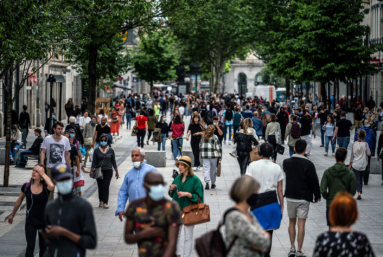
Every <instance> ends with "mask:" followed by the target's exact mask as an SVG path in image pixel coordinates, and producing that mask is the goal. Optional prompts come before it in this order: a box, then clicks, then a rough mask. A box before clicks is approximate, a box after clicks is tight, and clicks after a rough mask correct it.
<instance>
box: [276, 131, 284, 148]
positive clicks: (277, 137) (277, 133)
mask: <svg viewBox="0 0 383 257" xmlns="http://www.w3.org/2000/svg"><path fill="white" fill-rule="evenodd" d="M275 141H276V142H277V144H278V145H280V144H282V140H281V132H280V131H279V130H277V131H275Z"/></svg>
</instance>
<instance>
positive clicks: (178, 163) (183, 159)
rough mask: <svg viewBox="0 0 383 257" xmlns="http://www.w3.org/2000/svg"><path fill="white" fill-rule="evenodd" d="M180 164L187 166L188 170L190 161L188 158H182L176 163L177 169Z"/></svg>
mask: <svg viewBox="0 0 383 257" xmlns="http://www.w3.org/2000/svg"><path fill="white" fill-rule="evenodd" d="M180 163H182V164H185V165H186V166H188V168H190V167H191V163H192V160H191V159H190V157H188V156H182V157H181V159H179V160H178V162H177V163H176V166H177V167H178V166H179V165H180Z"/></svg>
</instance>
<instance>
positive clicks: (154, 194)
mask: <svg viewBox="0 0 383 257" xmlns="http://www.w3.org/2000/svg"><path fill="white" fill-rule="evenodd" d="M146 186H147V187H149V188H150V191H149V196H150V198H152V200H153V201H156V202H158V201H161V200H162V199H164V197H165V196H164V195H165V187H164V186H163V185H161V184H160V185H158V186H149V185H148V184H146Z"/></svg>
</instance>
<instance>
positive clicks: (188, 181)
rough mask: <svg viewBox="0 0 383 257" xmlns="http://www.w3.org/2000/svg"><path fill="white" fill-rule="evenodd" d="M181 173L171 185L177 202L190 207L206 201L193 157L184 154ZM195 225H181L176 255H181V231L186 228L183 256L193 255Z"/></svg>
mask: <svg viewBox="0 0 383 257" xmlns="http://www.w3.org/2000/svg"><path fill="white" fill-rule="evenodd" d="M176 165H177V167H178V169H179V173H180V174H179V175H178V176H177V177H176V178H175V179H174V180H173V182H172V184H171V185H170V187H169V192H168V193H169V196H170V197H171V198H172V199H173V201H175V202H177V203H178V205H179V206H180V209H181V210H183V209H184V208H185V207H189V206H190V205H191V204H193V203H204V194H203V186H202V183H201V180H200V179H199V178H198V177H197V176H196V175H194V172H193V169H192V168H191V159H190V158H189V157H187V156H182V157H181V158H180V160H179V161H178V162H177V164H176ZM194 227H195V225H191V226H184V225H181V226H180V229H179V232H178V239H177V248H176V255H177V257H180V256H181V232H182V229H184V251H183V255H182V256H183V257H191V256H192V251H193V242H194V239H193V231H194Z"/></svg>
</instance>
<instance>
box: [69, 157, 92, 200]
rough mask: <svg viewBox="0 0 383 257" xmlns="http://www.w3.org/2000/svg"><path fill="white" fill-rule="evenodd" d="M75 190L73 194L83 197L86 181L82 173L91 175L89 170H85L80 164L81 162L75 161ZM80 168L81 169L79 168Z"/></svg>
mask: <svg viewBox="0 0 383 257" xmlns="http://www.w3.org/2000/svg"><path fill="white" fill-rule="evenodd" d="M72 167H73V189H72V193H73V194H77V195H78V196H80V197H81V195H82V192H81V191H82V189H81V188H82V187H83V186H84V185H85V180H84V177H83V175H82V173H83V172H84V173H90V171H89V170H85V169H84V166H83V165H82V164H81V163H80V162H79V160H73V165H72ZM78 167H80V169H79V168H78Z"/></svg>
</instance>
